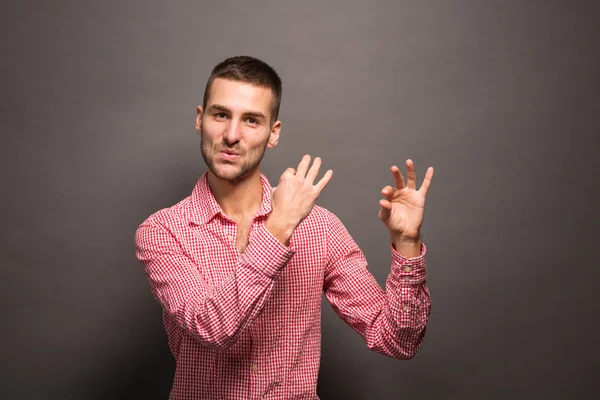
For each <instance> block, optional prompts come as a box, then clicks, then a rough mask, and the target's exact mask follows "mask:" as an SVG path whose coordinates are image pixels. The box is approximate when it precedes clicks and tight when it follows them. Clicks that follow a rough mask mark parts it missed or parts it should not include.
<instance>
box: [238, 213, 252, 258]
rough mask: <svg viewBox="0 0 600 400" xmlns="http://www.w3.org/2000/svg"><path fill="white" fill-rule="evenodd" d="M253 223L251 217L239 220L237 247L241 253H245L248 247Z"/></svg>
mask: <svg viewBox="0 0 600 400" xmlns="http://www.w3.org/2000/svg"><path fill="white" fill-rule="evenodd" d="M251 224H252V223H251V221H250V220H249V219H243V220H239V221H238V223H237V224H236V232H235V247H236V248H237V250H238V251H239V252H240V253H243V252H244V250H246V247H248V238H249V236H250V226H251Z"/></svg>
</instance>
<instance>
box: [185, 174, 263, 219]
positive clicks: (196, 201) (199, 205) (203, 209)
mask: <svg viewBox="0 0 600 400" xmlns="http://www.w3.org/2000/svg"><path fill="white" fill-rule="evenodd" d="M207 175H208V172H205V173H204V174H202V176H201V177H200V179H198V182H197V183H196V186H195V187H194V190H193V191H192V195H191V202H190V206H189V216H190V221H191V222H193V223H195V224H196V225H202V224H206V223H207V222H209V221H210V220H211V219H213V218H214V217H215V216H216V215H217V214H219V213H220V214H221V215H223V216H225V213H224V212H223V209H222V208H221V206H220V205H219V203H217V200H216V199H215V196H214V195H213V193H212V190H210V186H209V185H208V179H207ZM260 182H261V186H262V202H261V204H260V207H259V208H258V211H257V212H256V215H255V216H254V218H255V219H256V218H258V217H261V216H266V215H269V213H270V212H271V209H272V207H271V184H270V183H269V180H268V179H267V177H266V176H265V175H264V174H263V173H262V172H261V173H260Z"/></svg>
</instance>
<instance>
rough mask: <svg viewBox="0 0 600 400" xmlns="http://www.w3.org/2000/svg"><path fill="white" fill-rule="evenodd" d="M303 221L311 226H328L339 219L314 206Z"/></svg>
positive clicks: (326, 210) (320, 207) (329, 212)
mask: <svg viewBox="0 0 600 400" xmlns="http://www.w3.org/2000/svg"><path fill="white" fill-rule="evenodd" d="M305 220H306V221H307V222H308V223H311V224H317V225H325V226H329V225H330V224H331V223H332V222H336V221H338V220H339V219H338V217H337V216H336V215H335V214H334V213H333V212H331V211H330V210H328V209H327V208H325V207H322V206H318V205H316V204H315V205H314V206H313V208H312V210H311V212H310V214H308V216H307V217H306V219H305Z"/></svg>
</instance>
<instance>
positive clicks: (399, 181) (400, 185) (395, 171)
mask: <svg viewBox="0 0 600 400" xmlns="http://www.w3.org/2000/svg"><path fill="white" fill-rule="evenodd" d="M391 170H392V176H393V177H394V182H396V189H404V187H405V186H406V185H405V184H404V177H403V176H402V172H400V168H398V167H396V166H395V165H394V166H392V168H391Z"/></svg>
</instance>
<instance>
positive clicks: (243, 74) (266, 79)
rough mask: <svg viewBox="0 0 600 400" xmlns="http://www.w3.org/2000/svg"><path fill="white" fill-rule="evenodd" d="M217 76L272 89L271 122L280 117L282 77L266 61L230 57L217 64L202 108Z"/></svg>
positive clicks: (247, 57) (204, 106) (206, 90)
mask: <svg viewBox="0 0 600 400" xmlns="http://www.w3.org/2000/svg"><path fill="white" fill-rule="evenodd" d="M217 78H223V79H230V80H234V81H240V82H245V83H251V84H253V85H255V86H260V87H265V88H269V89H271V91H272V92H273V104H272V106H271V122H275V121H277V118H278V117H279V106H280V104H281V79H280V78H279V75H277V72H275V70H274V69H273V68H272V67H271V66H269V65H268V64H267V63H265V62H264V61H261V60H259V59H257V58H254V57H249V56H237V57H230V58H228V59H226V60H224V61H221V62H220V63H219V64H217V65H216V66H215V67H214V68H213V70H212V72H211V74H210V77H209V78H208V82H206V88H205V89H204V99H203V100H202V108H203V109H204V110H206V103H207V102H208V96H209V92H210V88H211V86H212V83H213V82H214V80H215V79H217Z"/></svg>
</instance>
